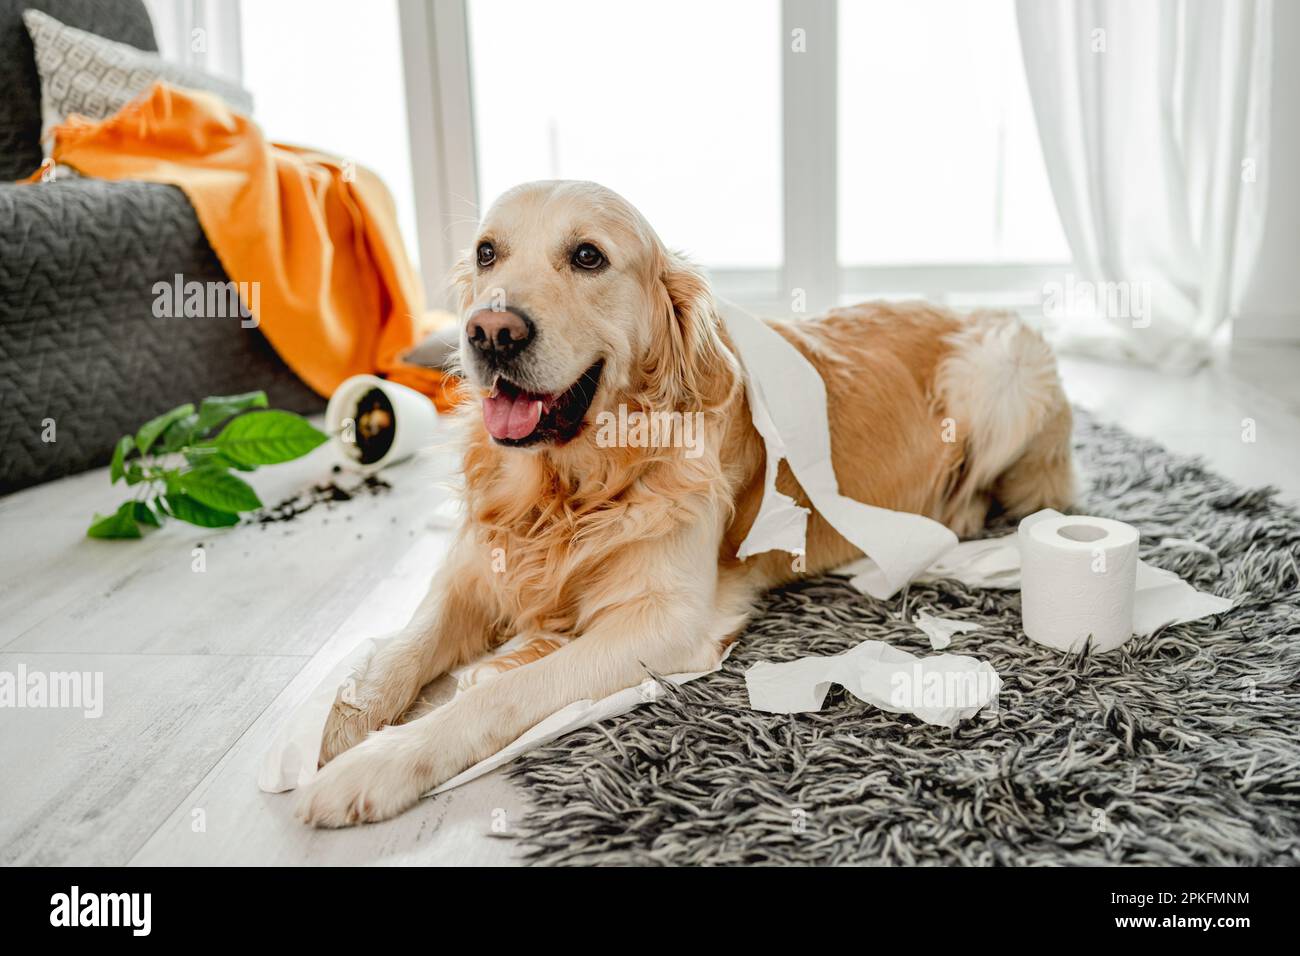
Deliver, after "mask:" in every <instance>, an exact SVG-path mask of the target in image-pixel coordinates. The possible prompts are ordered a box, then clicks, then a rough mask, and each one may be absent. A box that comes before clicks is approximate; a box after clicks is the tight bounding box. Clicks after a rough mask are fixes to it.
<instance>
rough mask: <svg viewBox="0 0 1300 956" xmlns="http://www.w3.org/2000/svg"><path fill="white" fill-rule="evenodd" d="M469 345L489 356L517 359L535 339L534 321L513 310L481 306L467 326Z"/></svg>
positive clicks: (470, 318)
mask: <svg viewBox="0 0 1300 956" xmlns="http://www.w3.org/2000/svg"><path fill="white" fill-rule="evenodd" d="M465 331H466V332H467V333H469V344H470V345H472V346H474V348H476V349H477V350H478V351H479V352H482V353H483V355H484V356H485V357H487V358H501V359H508V358H514V357H515V356H516V355H518V354H519V353H520V352H522V351H523V350H524V349H526V348H528V344H529V343H530V342H532V340H533V336H534V334H535V332H534V329H533V323H532V322H531V321H529V319H528V317H527V316H524V315H520V314H519V313H518V312H515V311H514V310H512V309H479V310H478V311H477V312H475V313H474V314H473V315H471V316H470V317H469V325H467V326H466V327H465Z"/></svg>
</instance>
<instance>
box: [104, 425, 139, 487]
mask: <svg viewBox="0 0 1300 956" xmlns="http://www.w3.org/2000/svg"><path fill="white" fill-rule="evenodd" d="M134 447H135V439H134V438H132V437H131V436H130V435H123V436H122V437H121V438H119V439H118V440H117V447H116V448H114V449H113V461H112V463H111V464H110V465H109V466H108V477H109V479H110V481H109V484H112V485H115V484H117V483H118V482H119V481H121V480H122V478H123V477H124V476H125V475H126V469H125V468H124V467H123V464H122V463H123V461H125V459H126V455H127V452H129V451H130V450H131V449H132V448H134Z"/></svg>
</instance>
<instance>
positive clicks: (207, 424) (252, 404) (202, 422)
mask: <svg viewBox="0 0 1300 956" xmlns="http://www.w3.org/2000/svg"><path fill="white" fill-rule="evenodd" d="M250 408H266V392H262V391H257V392H244V393H243V394H242V395H212V396H209V397H208V398H205V399H204V400H203V401H202V402H200V403H199V418H198V426H197V428H196V429H195V430H196V431H197V432H198V433H199V434H200V435H206V434H207V433H208V430H209V429H211V428H213V427H215V426H216V425H220V424H221V423H222V422H224V421H225V420H226V419H227V418H229V417H230V416H231V415H238V414H239V413H240V412H242V411H245V410H247V409H250Z"/></svg>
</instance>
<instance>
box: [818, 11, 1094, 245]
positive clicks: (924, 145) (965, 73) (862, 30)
mask: <svg viewBox="0 0 1300 956" xmlns="http://www.w3.org/2000/svg"><path fill="white" fill-rule="evenodd" d="M838 163H839V203H838V207H837V208H838V210H839V259H840V263H841V264H842V265H845V266H862V265H873V264H921V263H997V262H1067V261H1069V258H1070V254H1069V249H1068V247H1067V245H1066V241H1065V237H1064V235H1063V234H1062V232H1061V226H1060V221H1059V220H1058V218H1057V214H1056V208H1055V206H1054V205H1053V202H1052V195H1051V190H1050V188H1049V186H1048V182H1047V174H1046V171H1045V170H1044V167H1043V159H1042V153H1041V151H1040V148H1039V143H1038V133H1037V129H1036V126H1035V123H1034V117H1033V111H1032V109H1031V107H1030V102H1029V91H1028V87H1027V84H1026V82H1025V76H1024V67H1023V65H1022V63H1021V59H1020V49H1019V37H1018V35H1017V30H1016V18H1015V7H1014V4H1013V3H1012V0H996V2H982V3H970V2H968V0H907V2H906V3H900V2H898V0H841V3H840V5H839V153H838Z"/></svg>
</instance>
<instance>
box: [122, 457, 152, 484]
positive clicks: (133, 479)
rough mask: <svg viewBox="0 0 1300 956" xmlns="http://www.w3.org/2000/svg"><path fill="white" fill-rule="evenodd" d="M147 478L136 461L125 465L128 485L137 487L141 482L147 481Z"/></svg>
mask: <svg viewBox="0 0 1300 956" xmlns="http://www.w3.org/2000/svg"><path fill="white" fill-rule="evenodd" d="M148 480H149V476H148V475H146V474H145V473H144V469H143V468H142V467H140V462H139V461H138V460H135V459H133V460H131V461H128V462H127V463H126V483H127V484H128V485H138V484H140V482H142V481H148Z"/></svg>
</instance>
